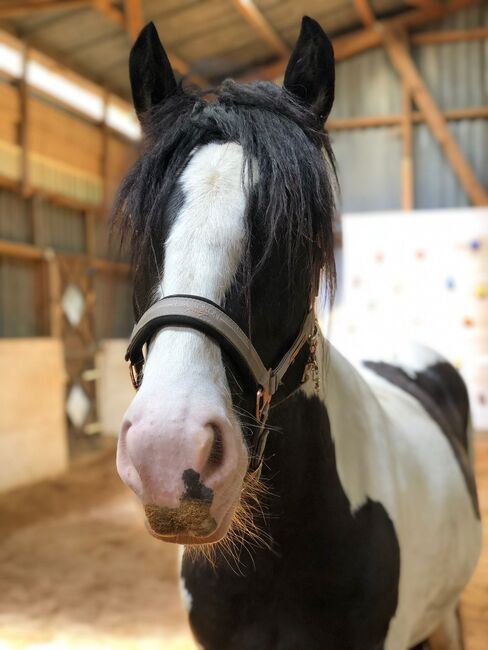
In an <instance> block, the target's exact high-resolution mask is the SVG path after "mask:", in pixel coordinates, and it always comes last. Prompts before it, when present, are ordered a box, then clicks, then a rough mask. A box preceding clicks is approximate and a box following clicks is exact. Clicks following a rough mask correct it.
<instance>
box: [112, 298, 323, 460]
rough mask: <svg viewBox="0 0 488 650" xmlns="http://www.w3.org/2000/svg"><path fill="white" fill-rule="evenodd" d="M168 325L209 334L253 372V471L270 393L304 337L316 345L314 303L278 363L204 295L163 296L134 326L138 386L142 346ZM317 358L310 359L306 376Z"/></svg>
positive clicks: (132, 355)
mask: <svg viewBox="0 0 488 650" xmlns="http://www.w3.org/2000/svg"><path fill="white" fill-rule="evenodd" d="M164 327H185V328H190V329H195V330H198V331H199V332H202V333H203V334H206V335H207V336H210V337H211V338H212V339H214V340H215V341H216V342H217V343H218V344H219V345H220V347H221V349H222V350H224V351H225V352H226V353H227V354H229V356H230V357H231V358H232V359H233V360H234V362H235V363H236V364H237V365H238V367H239V368H240V369H241V370H242V371H243V372H244V374H245V375H248V376H249V379H250V380H251V382H252V383H253V384H254V386H255V388H256V414H255V415H256V420H257V421H258V423H259V429H258V430H257V432H256V434H255V439H254V441H253V442H252V444H251V448H250V463H249V471H251V472H254V471H256V470H259V469H260V468H261V464H262V461H263V454H264V449H265V445H266V440H267V437H268V429H267V428H266V421H267V419H268V413H269V407H270V404H271V399H272V397H273V395H274V394H275V393H276V391H277V390H278V387H279V385H280V383H281V381H282V379H283V377H284V376H285V374H286V372H287V370H288V368H289V367H290V366H291V364H292V363H293V361H294V360H295V358H296V357H297V355H298V353H299V352H300V350H301V349H302V348H303V346H304V345H305V343H307V342H308V343H309V344H310V349H311V351H314V349H315V339H316V336H317V322H316V318H315V312H314V309H313V307H310V310H309V311H308V313H307V316H306V317H305V320H304V321H303V324H302V327H301V329H300V331H299V333H298V335H297V337H296V339H295V341H294V342H293V344H292V346H291V347H290V348H289V350H288V351H287V352H286V353H285V354H284V355H283V357H282V358H281V360H280V361H279V363H278V364H277V365H276V366H275V367H274V368H266V366H265V365H264V364H263V362H262V360H261V357H260V356H259V354H258V353H257V351H256V349H255V347H254V346H253V344H252V343H251V341H250V339H249V337H248V336H247V335H246V334H245V333H244V332H243V331H242V330H241V328H240V327H239V326H238V325H237V323H236V322H235V321H234V320H232V318H230V316H228V315H227V314H226V313H225V311H224V310H223V309H222V308H221V307H219V305H216V304H215V303H213V302H212V301H210V300H207V299H206V298H202V297H200V296H191V295H175V296H167V297H165V298H161V299H160V300H158V301H157V302H156V303H154V305H152V306H151V307H149V309H148V310H147V311H146V312H144V314H143V315H142V316H141V318H140V319H139V321H138V322H137V323H136V325H135V326H134V329H133V331H132V334H131V337H130V341H129V346H128V348H127V353H126V355H125V359H126V361H128V362H129V370H130V376H131V379H132V384H133V386H134V388H135V389H136V390H137V389H138V388H139V386H140V385H141V382H142V377H143V371H144V362H145V358H144V346H145V345H146V344H147V343H149V341H150V340H151V338H152V337H153V336H154V335H155V334H156V332H158V331H159V330H161V329H163V328H164ZM314 361H315V360H314V359H310V360H309V361H308V363H307V365H306V366H305V373H304V376H305V375H306V374H307V373H308V369H309V366H310V364H313V363H314Z"/></svg>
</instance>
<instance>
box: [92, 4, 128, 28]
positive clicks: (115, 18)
mask: <svg viewBox="0 0 488 650" xmlns="http://www.w3.org/2000/svg"><path fill="white" fill-rule="evenodd" d="M93 6H94V7H95V9H97V10H98V11H99V12H100V13H101V14H103V15H104V16H106V17H107V18H110V20H111V21H112V22H114V23H115V24H116V25H118V26H119V27H122V28H124V29H125V17H124V14H123V13H122V11H121V10H120V9H119V8H118V7H115V6H114V5H113V4H112V3H111V1H110V0H93Z"/></svg>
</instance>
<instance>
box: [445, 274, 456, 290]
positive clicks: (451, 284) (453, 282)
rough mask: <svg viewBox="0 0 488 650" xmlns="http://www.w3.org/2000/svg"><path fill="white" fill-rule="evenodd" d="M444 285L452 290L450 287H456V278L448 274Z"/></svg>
mask: <svg viewBox="0 0 488 650" xmlns="http://www.w3.org/2000/svg"><path fill="white" fill-rule="evenodd" d="M446 287H447V288H448V289H451V290H452V289H455V288H456V280H455V279H454V278H453V277H451V276H449V277H448V278H446Z"/></svg>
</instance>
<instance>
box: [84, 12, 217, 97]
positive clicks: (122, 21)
mask: <svg viewBox="0 0 488 650" xmlns="http://www.w3.org/2000/svg"><path fill="white" fill-rule="evenodd" d="M137 2H139V0H125V9H126V11H127V10H128V13H127V14H124V13H123V12H122V11H121V10H120V9H118V8H117V7H115V6H114V5H112V4H111V3H110V1H109V0H94V6H95V7H96V8H97V9H98V11H100V12H101V13H103V14H104V15H105V16H107V17H108V18H110V19H111V20H112V21H113V22H114V23H115V24H116V25H118V26H119V27H123V28H124V29H127V31H128V33H129V35H130V37H131V38H132V39H135V38H137V36H138V35H139V32H140V30H141V29H142V23H143V20H142V11H141V12H140V11H139V10H138V9H137V7H136V3H137ZM129 15H130V16H131V21H132V23H131V25H130V26H129V23H128V16H129ZM138 26H140V27H138ZM166 53H167V55H168V58H169V60H170V62H171V65H172V67H173V68H174V69H175V70H176V71H177V72H179V73H180V74H181V75H182V76H188V77H189V78H190V79H191V80H192V81H193V82H194V83H196V84H199V85H200V86H208V85H209V83H208V81H207V80H206V79H205V78H204V77H202V76H201V75H199V74H193V73H192V72H191V70H190V66H189V65H188V63H187V62H186V61H184V60H183V59H182V58H181V57H180V56H178V55H177V54H175V53H174V52H172V51H171V50H166Z"/></svg>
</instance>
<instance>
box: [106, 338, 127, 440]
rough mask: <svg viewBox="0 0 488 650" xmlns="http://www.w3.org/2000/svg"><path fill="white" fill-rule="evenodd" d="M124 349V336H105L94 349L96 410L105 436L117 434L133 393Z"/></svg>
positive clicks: (125, 342) (125, 343)
mask: <svg viewBox="0 0 488 650" xmlns="http://www.w3.org/2000/svg"><path fill="white" fill-rule="evenodd" d="M126 349H127V340H126V339H107V340H105V341H102V342H101V343H100V346H99V350H98V352H97V369H98V380H97V409H98V419H99V421H100V423H101V430H102V432H103V433H104V434H105V435H113V436H117V435H118V433H119V430H120V424H121V422H122V417H123V415H124V412H125V410H126V409H127V407H128V406H129V404H130V402H131V400H132V398H133V397H134V395H135V392H134V389H133V387H132V383H131V381H130V378H129V367H128V365H127V362H126V361H125V360H124V356H125V351H126Z"/></svg>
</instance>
